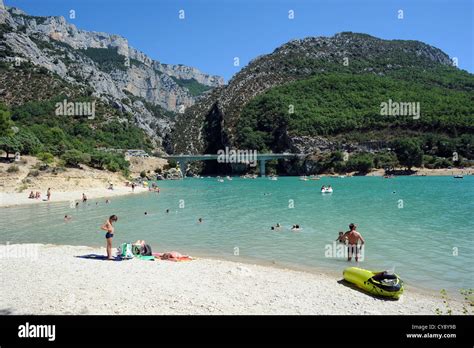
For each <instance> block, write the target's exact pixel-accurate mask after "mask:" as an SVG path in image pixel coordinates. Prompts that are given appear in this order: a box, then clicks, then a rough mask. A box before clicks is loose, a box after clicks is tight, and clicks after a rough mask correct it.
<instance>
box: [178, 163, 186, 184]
mask: <svg viewBox="0 0 474 348" xmlns="http://www.w3.org/2000/svg"><path fill="white" fill-rule="evenodd" d="M178 163H179V169H180V170H181V174H182V175H183V179H184V178H185V177H186V169H188V161H185V160H179V162H178Z"/></svg>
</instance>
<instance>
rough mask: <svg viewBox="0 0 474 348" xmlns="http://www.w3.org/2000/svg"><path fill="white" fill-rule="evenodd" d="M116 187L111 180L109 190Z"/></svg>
mask: <svg viewBox="0 0 474 348" xmlns="http://www.w3.org/2000/svg"><path fill="white" fill-rule="evenodd" d="M113 189H114V184H112V183H111V182H110V183H109V190H113Z"/></svg>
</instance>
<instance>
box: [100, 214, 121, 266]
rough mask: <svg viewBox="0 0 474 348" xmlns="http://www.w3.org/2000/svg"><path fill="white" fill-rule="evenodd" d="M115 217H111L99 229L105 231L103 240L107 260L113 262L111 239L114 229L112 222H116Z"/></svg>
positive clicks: (116, 218)
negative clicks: (104, 241)
mask: <svg viewBox="0 0 474 348" xmlns="http://www.w3.org/2000/svg"><path fill="white" fill-rule="evenodd" d="M117 220H118V217H117V215H111V216H110V217H109V218H108V219H107V221H105V223H104V224H103V225H102V226H101V227H100V228H101V229H102V230H104V231H106V232H107V233H106V234H105V240H106V249H107V260H113V257H112V238H113V237H114V232H115V228H114V226H113V223H114V222H117Z"/></svg>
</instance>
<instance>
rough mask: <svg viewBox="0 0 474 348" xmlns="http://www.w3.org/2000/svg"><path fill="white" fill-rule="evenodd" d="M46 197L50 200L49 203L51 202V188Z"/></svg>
mask: <svg viewBox="0 0 474 348" xmlns="http://www.w3.org/2000/svg"><path fill="white" fill-rule="evenodd" d="M46 197H47V198H48V201H49V200H51V188H48V191H46Z"/></svg>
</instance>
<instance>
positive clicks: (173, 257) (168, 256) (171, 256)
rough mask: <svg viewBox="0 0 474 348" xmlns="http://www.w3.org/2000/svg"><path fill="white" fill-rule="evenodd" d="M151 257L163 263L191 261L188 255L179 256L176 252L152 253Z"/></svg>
mask: <svg viewBox="0 0 474 348" xmlns="http://www.w3.org/2000/svg"><path fill="white" fill-rule="evenodd" d="M153 256H154V257H155V258H157V259H158V260H164V261H174V262H181V261H191V260H193V258H192V257H191V256H188V255H181V254H180V253H178V252H177V251H171V252H169V253H153Z"/></svg>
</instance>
